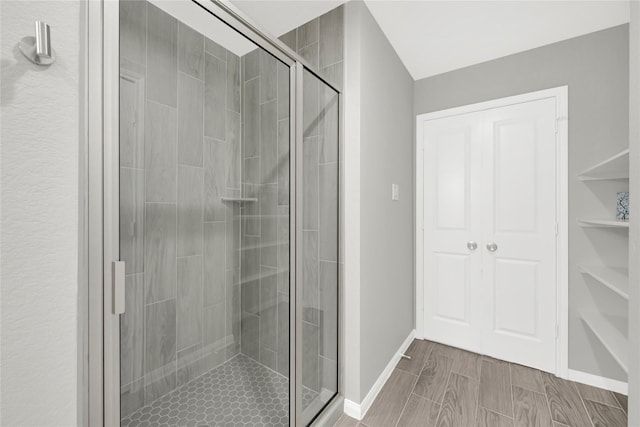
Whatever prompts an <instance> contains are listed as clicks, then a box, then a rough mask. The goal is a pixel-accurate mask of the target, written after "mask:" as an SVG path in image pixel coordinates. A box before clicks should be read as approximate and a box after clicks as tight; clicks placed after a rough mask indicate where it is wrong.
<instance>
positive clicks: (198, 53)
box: [178, 22, 204, 80]
mask: <svg viewBox="0 0 640 427" xmlns="http://www.w3.org/2000/svg"><path fill="white" fill-rule="evenodd" d="M178 71H182V72H184V73H187V74H189V75H190V76H193V77H195V78H198V79H200V80H202V79H203V77H204V36H203V35H202V34H200V33H199V32H197V31H195V30H193V29H192V28H191V27H189V26H187V25H185V24H183V23H182V22H178Z"/></svg>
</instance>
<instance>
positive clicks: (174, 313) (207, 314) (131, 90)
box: [120, 0, 277, 417]
mask: <svg viewBox="0 0 640 427" xmlns="http://www.w3.org/2000/svg"><path fill="white" fill-rule="evenodd" d="M120 8H121V9H120V10H121V17H120V22H121V40H120V45H121V46H120V53H121V79H120V96H121V101H120V102H121V105H120V114H121V118H120V123H121V129H120V153H121V158H120V206H121V207H120V244H121V247H120V253H121V259H123V260H124V261H125V262H126V289H127V294H126V311H125V314H123V315H122V318H121V338H120V347H121V373H120V381H121V384H122V387H121V401H122V406H121V407H122V410H121V412H122V416H123V417H125V416H127V415H128V414H130V413H131V412H133V411H135V410H136V409H138V408H140V407H141V406H144V405H147V404H149V403H151V402H152V401H154V400H156V399H157V398H159V397H161V396H162V395H164V394H166V393H168V392H169V391H171V390H173V389H174V388H176V387H178V386H181V385H183V384H185V383H186V382H188V381H190V380H192V379H194V378H196V377H198V376H200V375H201V374H203V373H204V372H206V371H208V370H210V369H212V368H214V367H216V366H218V365H220V364H221V363H224V362H225V361H227V360H229V359H230V358H232V357H233V356H235V355H237V354H238V353H239V351H240V341H241V339H240V335H241V325H240V304H241V301H240V284H239V278H240V254H239V248H240V209H239V207H238V206H237V205H236V204H231V203H223V202H222V201H221V200H220V197H221V196H239V195H240V190H241V182H240V170H241V149H242V147H241V141H240V136H241V129H240V127H241V120H240V112H241V111H242V97H241V84H240V83H241V80H242V77H241V70H240V58H239V57H238V56H236V55H235V54H233V53H232V52H229V51H227V50H226V49H224V48H223V47H221V46H219V45H217V44H216V43H215V42H214V41H212V40H209V39H207V38H206V37H204V36H203V35H202V34H200V33H198V32H196V31H194V30H192V29H191V28H190V27H188V26H187V25H185V24H183V23H181V22H178V21H177V20H176V19H174V18H173V17H171V16H169V15H168V14H166V13H165V12H163V11H162V10H160V9H158V8H157V7H156V6H153V5H151V4H148V3H147V2H146V1H142V0H139V1H138V0H136V1H121V2H120ZM274 80H275V78H274ZM257 114H258V115H259V114H260V113H259V112H258V113H257ZM267 114H271V115H272V116H273V117H274V118H275V114H276V113H275V112H273V113H267ZM257 131H258V132H259V131H260V129H259V128H258V129H257ZM274 133H275V131H274ZM272 139H273V140H275V139H276V136H273V137H272ZM273 152H274V153H275V149H274V151H273ZM273 157H274V158H275V154H273ZM274 182H275V180H274ZM273 192H274V195H273V196H272V197H271V198H272V199H274V200H275V198H276V197H277V196H276V194H277V193H276V192H275V190H274V191H273ZM273 211H275V207H274V208H273ZM268 226H269V225H268V224H266V225H265V227H268ZM274 230H275V226H274ZM274 233H275V231H274ZM274 265H275V263H274ZM274 280H275V279H274ZM272 287H273V288H274V289H275V287H276V285H273V286H272ZM275 328H276V327H275V326H274V330H275ZM265 348H269V349H273V351H274V352H275V351H276V346H275V344H273V343H268V344H267V343H265Z"/></svg>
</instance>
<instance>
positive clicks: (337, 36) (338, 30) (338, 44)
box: [319, 6, 344, 68]
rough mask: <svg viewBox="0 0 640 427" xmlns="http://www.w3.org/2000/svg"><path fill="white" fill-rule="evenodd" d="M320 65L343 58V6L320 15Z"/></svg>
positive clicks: (329, 63)
mask: <svg viewBox="0 0 640 427" xmlns="http://www.w3.org/2000/svg"><path fill="white" fill-rule="evenodd" d="M319 32H320V36H319V44H320V64H319V65H320V67H321V68H324V67H326V66H327V65H331V64H335V63H336V62H340V61H342V59H343V58H344V8H343V7H342V6H340V7H337V8H335V9H333V10H330V11H329V12H327V13H325V14H324V15H322V16H321V17H320V25H319Z"/></svg>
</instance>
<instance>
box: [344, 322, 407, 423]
mask: <svg viewBox="0 0 640 427" xmlns="http://www.w3.org/2000/svg"><path fill="white" fill-rule="evenodd" d="M415 337H416V330H415V329H414V330H412V331H411V332H410V333H409V336H408V337H407V339H405V340H404V342H403V343H402V345H400V348H399V349H398V351H397V352H396V353H395V354H394V355H393V357H392V358H391V360H390V361H389V363H388V364H387V366H386V367H385V368H384V370H383V371H382V373H381V374H380V376H379V377H378V379H377V380H376V382H375V383H374V384H373V386H372V387H371V390H369V392H368V393H367V396H366V397H365V398H364V399H363V400H362V403H359V404H358V403H356V402H354V401H352V400H349V399H345V400H344V413H345V414H347V415H348V416H350V417H351V418H355V419H356V420H361V419H363V418H364V416H365V415H366V413H367V411H368V410H369V408H370V407H371V404H372V403H373V401H374V400H376V397H377V396H378V393H380V390H382V386H383V385H384V383H386V382H387V380H388V379H389V377H390V376H391V373H392V372H393V369H394V368H395V367H396V365H397V364H398V362H399V361H400V358H401V357H402V355H403V354H404V353H405V352H406V351H407V349H408V348H409V346H410V345H411V343H412V342H413V340H414V339H415Z"/></svg>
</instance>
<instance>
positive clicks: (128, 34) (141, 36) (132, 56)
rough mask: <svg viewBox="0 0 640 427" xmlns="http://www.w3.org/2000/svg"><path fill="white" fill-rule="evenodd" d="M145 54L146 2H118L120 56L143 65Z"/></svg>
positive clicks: (133, 0) (132, 0)
mask: <svg viewBox="0 0 640 427" xmlns="http://www.w3.org/2000/svg"><path fill="white" fill-rule="evenodd" d="M146 56H147V3H146V2H144V1H138V0H126V1H121V2H120V57H121V58H127V59H129V60H131V61H134V62H136V63H138V64H140V65H145V64H146V63H147V61H146Z"/></svg>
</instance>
